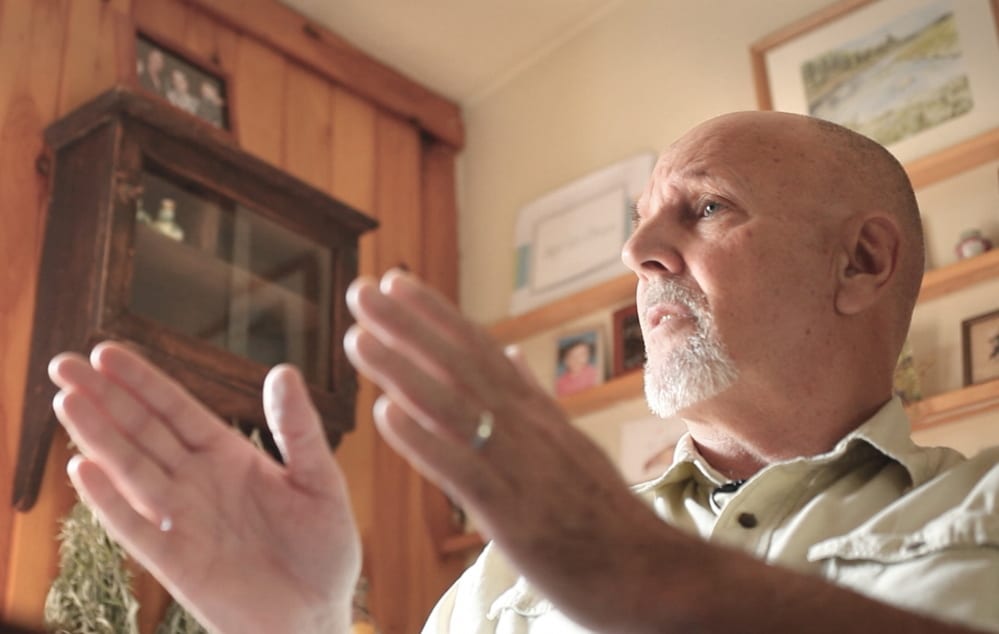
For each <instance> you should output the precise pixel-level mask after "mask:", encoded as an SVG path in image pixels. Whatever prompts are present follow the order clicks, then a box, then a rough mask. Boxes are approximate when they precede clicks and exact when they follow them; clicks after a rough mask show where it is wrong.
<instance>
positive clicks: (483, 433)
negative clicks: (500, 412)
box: [468, 409, 495, 451]
mask: <svg viewBox="0 0 999 634" xmlns="http://www.w3.org/2000/svg"><path fill="white" fill-rule="evenodd" d="M494 422H495V419H494V418H493V413H492V412H490V411H489V410H487V409H484V410H482V413H481V414H479V424H478V425H477V426H476V428H475V434H473V435H472V438H471V440H469V441H468V444H469V445H471V446H472V449H474V450H475V451H479V450H481V449H482V448H483V447H485V446H486V443H487V442H489V439H490V438H492V435H493V423H494Z"/></svg>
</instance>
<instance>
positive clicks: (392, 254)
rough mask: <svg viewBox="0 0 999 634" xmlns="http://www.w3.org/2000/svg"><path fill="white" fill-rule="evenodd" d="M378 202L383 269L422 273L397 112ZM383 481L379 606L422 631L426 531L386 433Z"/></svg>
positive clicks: (414, 135) (413, 146) (408, 474)
mask: <svg viewBox="0 0 999 634" xmlns="http://www.w3.org/2000/svg"><path fill="white" fill-rule="evenodd" d="M375 138H376V143H377V146H376V157H377V175H376V178H377V180H376V186H375V187H376V189H375V192H376V207H377V217H378V220H379V222H380V223H381V224H380V226H379V228H378V230H377V232H376V233H375V235H376V237H377V249H376V251H377V263H376V264H377V270H376V271H374V273H376V274H381V273H382V272H384V271H386V270H387V269H389V268H392V267H394V266H398V265H399V264H403V263H405V264H406V265H407V266H408V267H409V268H410V269H411V270H413V271H416V272H419V271H420V268H421V266H422V254H421V246H422V245H421V244H420V239H419V235H420V233H421V230H422V228H421V222H420V168H419V161H420V140H419V132H418V131H417V130H416V129H415V128H413V127H411V126H409V125H407V124H406V123H405V122H403V121H401V120H399V119H396V118H395V117H392V116H390V115H386V114H379V116H378V118H377V122H376V136H375ZM372 468H373V470H374V483H375V486H374V488H375V496H376V497H375V500H374V504H375V510H374V515H375V516H374V524H373V526H372V533H371V607H372V612H373V614H374V616H375V619H376V621H377V622H378V625H379V627H380V628H382V630H383V632H385V633H386V634H408V633H410V632H416V631H419V629H420V626H421V625H422V620H423V619H425V618H426V612H427V609H428V608H426V607H423V606H418V607H415V604H414V602H415V601H417V600H418V599H417V595H418V591H417V589H416V586H417V585H418V584H420V583H422V582H423V580H422V579H417V578H415V577H413V576H412V575H413V574H414V573H416V572H417V571H419V569H420V567H419V566H418V565H415V564H416V563H417V562H414V556H416V555H417V553H414V550H413V548H412V545H411V542H410V535H411V533H412V532H413V531H421V530H422V529H423V527H422V523H420V522H413V521H412V518H414V517H419V506H418V502H419V500H418V499H414V498H413V496H412V495H411V489H410V486H411V485H410V483H411V481H412V479H413V478H414V477H415V475H414V473H413V471H412V469H410V467H409V466H408V464H406V462H405V461H404V460H403V458H401V457H400V456H399V455H398V454H396V453H395V452H394V451H393V450H392V449H391V448H390V447H389V446H388V445H387V444H386V443H385V441H384V440H382V439H381V438H380V437H379V438H377V439H376V441H375V451H374V456H373V461H372Z"/></svg>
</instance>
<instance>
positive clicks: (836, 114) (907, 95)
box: [751, 0, 999, 162]
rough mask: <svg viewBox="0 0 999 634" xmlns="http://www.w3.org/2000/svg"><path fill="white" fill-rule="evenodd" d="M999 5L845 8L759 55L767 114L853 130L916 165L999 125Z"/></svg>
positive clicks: (771, 41) (881, 3)
mask: <svg viewBox="0 0 999 634" xmlns="http://www.w3.org/2000/svg"><path fill="white" fill-rule="evenodd" d="M997 13H999V0H845V1H843V2H839V3H836V4H834V5H831V6H830V7H828V8H826V9H825V10H823V11H820V12H819V13H816V14H814V15H811V16H809V17H807V18H805V19H804V20H802V21H800V22H798V23H795V24H792V25H790V26H788V27H785V28H783V29H781V30H779V31H777V32H775V33H773V34H771V35H769V36H767V37H766V38H764V39H763V40H760V41H759V42H757V43H756V44H754V45H753V46H752V47H751V55H752V59H753V71H754V74H755V83H756V90H757V101H758V104H759V106H760V108H761V109H765V110H766V109H772V110H779V111H784V112H795V113H800V114H809V115H812V116H816V117H820V118H823V119H826V120H828V121H833V122H835V123H839V124H841V125H844V126H846V127H848V128H850V129H852V130H855V131H857V132H860V133H862V134H864V135H866V136H868V137H870V138H872V139H874V140H875V141H878V142H879V143H881V144H882V145H884V146H885V147H887V148H888V149H889V150H891V152H892V153H893V154H894V155H895V156H896V157H897V158H898V159H899V160H900V161H902V162H909V161H912V160H915V159H918V158H921V157H923V156H926V155H928V154H931V153H933V152H936V151H938V150H941V149H944V148H947V147H950V146H952V145H955V144H957V143H959V142H961V141H965V140H967V139H970V138H973V137H977V136H979V135H982V134H986V133H988V132H989V131H990V130H993V129H994V128H996V127H997V123H999V122H997V119H996V114H995V113H996V112H999V82H996V81H995V72H996V71H995V69H996V68H997V67H999V35H997V23H996V20H997Z"/></svg>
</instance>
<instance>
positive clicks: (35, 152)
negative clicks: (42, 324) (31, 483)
mask: <svg viewBox="0 0 999 634" xmlns="http://www.w3.org/2000/svg"><path fill="white" fill-rule="evenodd" d="M68 5H69V3H68V2H67V1H65V0H43V1H37V2H20V1H18V0H0V60H5V62H4V67H3V69H2V72H0V226H2V227H3V229H2V231H0V257H2V258H3V259H2V263H0V438H2V447H0V486H2V487H3V489H4V497H3V499H4V500H5V503H4V505H3V507H2V509H0V590H2V591H3V596H2V602H0V618H3V619H8V620H14V619H22V620H23V619H24V618H26V616H28V615H30V612H31V609H32V606H34V605H37V598H38V597H37V596H32V591H33V590H34V589H35V588H36V587H38V585H39V579H44V578H45V577H46V576H47V573H48V568H47V567H43V568H41V569H37V570H30V569H29V570H27V571H26V572H27V573H28V574H30V575H32V578H29V579H26V580H22V579H20V578H17V572H16V570H17V568H18V565H19V564H20V563H21V562H22V561H23V557H22V556H23V555H29V556H30V555H31V551H32V550H38V549H39V544H38V542H39V541H40V540H41V541H43V542H46V543H48V542H50V540H51V536H52V531H51V530H48V532H45V533H43V534H42V535H32V534H31V531H30V530H28V531H26V530H25V528H26V527H34V526H37V525H38V524H41V525H43V526H47V525H48V524H49V521H48V520H49V519H50V518H51V516H52V514H51V513H50V509H48V508H45V507H42V508H37V509H36V512H35V513H34V514H32V516H31V517H25V516H15V514H14V509H13V508H12V507H11V505H10V499H11V498H10V492H11V487H12V485H13V481H14V467H15V461H16V456H17V454H16V452H17V447H18V445H19V439H20V431H21V407H22V404H23V399H24V386H25V369H26V368H27V364H28V352H29V346H30V341H31V323H32V317H33V313H34V303H35V280H36V279H37V269H38V261H39V258H40V255H41V242H42V232H43V229H44V223H45V214H44V209H45V196H46V181H45V178H44V177H43V176H41V175H40V174H38V172H37V171H36V169H35V159H36V157H38V156H39V154H40V153H41V152H42V149H43V142H42V130H43V128H44V127H45V125H46V124H47V123H48V122H49V121H51V120H52V119H53V118H54V117H55V115H56V112H57V110H58V99H59V81H58V78H59V77H61V76H62V67H63V52H64V48H63V42H65V40H66V29H67V19H68V15H67V14H68V12H69V6H68ZM49 528H50V529H51V527H49ZM41 549H42V550H50V549H47V548H45V547H44V546H43V547H42V548H41ZM15 580H16V583H15ZM42 598H44V595H43V597H42Z"/></svg>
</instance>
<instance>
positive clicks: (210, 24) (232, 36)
mask: <svg viewBox="0 0 999 634" xmlns="http://www.w3.org/2000/svg"><path fill="white" fill-rule="evenodd" d="M238 40H239V35H238V34H237V33H236V32H235V31H233V30H232V29H231V28H229V27H228V26H226V25H224V24H219V23H218V21H217V20H215V19H213V18H211V17H210V16H208V15H207V14H205V13H202V12H200V11H191V12H190V14H189V15H188V17H187V25H186V28H185V29H184V34H183V39H182V40H181V41H182V43H183V45H184V50H186V51H189V52H191V53H193V54H195V55H197V56H198V57H200V58H202V59H205V60H208V61H210V62H212V63H213V64H215V65H216V66H217V67H218V68H219V69H221V70H223V71H225V72H226V73H232V71H233V68H235V62H236V47H237V43H238Z"/></svg>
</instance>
